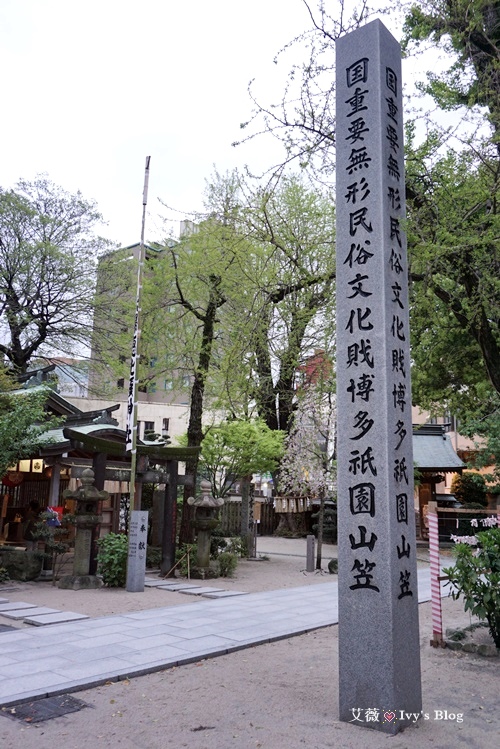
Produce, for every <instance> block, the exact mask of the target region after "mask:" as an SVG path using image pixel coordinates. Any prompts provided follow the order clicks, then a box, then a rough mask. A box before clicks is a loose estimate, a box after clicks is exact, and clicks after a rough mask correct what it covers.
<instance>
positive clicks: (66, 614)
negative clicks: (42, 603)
mask: <svg viewBox="0 0 500 749" xmlns="http://www.w3.org/2000/svg"><path fill="white" fill-rule="evenodd" d="M88 618H89V617H88V616H87V614H77V613H76V612H75V611H58V612H57V613H55V614H41V615H40V616H28V617H26V619H25V620H24V621H25V622H26V624H34V626H35V627H41V626H42V625H43V624H61V623H62V622H74V621H76V620H78V619H88Z"/></svg>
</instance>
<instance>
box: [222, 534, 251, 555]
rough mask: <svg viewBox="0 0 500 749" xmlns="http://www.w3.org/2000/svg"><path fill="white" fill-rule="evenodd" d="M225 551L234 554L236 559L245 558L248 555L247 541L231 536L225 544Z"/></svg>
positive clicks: (241, 537)
mask: <svg viewBox="0 0 500 749" xmlns="http://www.w3.org/2000/svg"><path fill="white" fill-rule="evenodd" d="M226 551H228V552H229V553H230V554H236V556H237V557H246V556H247V554H248V544H247V539H246V538H243V536H233V537H232V538H230V539H229V541H228V542H227V546H226Z"/></svg>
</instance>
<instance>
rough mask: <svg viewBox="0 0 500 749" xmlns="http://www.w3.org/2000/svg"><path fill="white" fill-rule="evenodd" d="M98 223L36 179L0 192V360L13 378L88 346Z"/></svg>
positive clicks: (76, 198)
mask: <svg viewBox="0 0 500 749" xmlns="http://www.w3.org/2000/svg"><path fill="white" fill-rule="evenodd" d="M101 220H102V219H101V215H100V214H99V213H98V211H97V209H96V207H95V205H94V204H93V203H92V202H90V201H87V200H84V198H83V197H82V196H81V194H80V193H76V194H74V195H73V194H70V193H68V192H66V191H65V190H63V189H62V188H60V187H58V186H56V185H54V184H53V183H52V182H51V181H50V180H48V179H47V178H45V177H43V176H42V177H38V178H37V179H35V180H34V181H33V182H27V181H24V180H21V181H20V182H19V183H18V184H17V185H16V187H15V189H13V190H1V191H0V332H1V337H2V342H1V343H0V353H1V354H2V355H3V357H4V359H5V360H6V361H8V362H9V364H10V366H12V367H13V368H15V370H16V371H18V372H25V371H26V370H27V368H28V364H29V362H30V360H31V359H32V358H33V357H34V356H35V355H36V356H38V357H40V356H47V355H54V354H60V353H68V354H72V353H75V351H77V352H80V353H81V352H82V347H83V346H86V345H88V344H89V342H90V340H91V336H92V324H93V314H94V311H95V306H96V304H98V303H99V300H96V299H95V281H96V277H95V270H96V261H97V255H98V254H99V253H100V252H102V251H103V250H104V249H105V248H106V247H108V245H109V243H108V242H107V241H106V240H103V239H101V238H100V237H98V236H96V234H95V228H96V226H97V225H98V224H99V222H100V221H101ZM108 302H109V299H108ZM108 316H109V307H108Z"/></svg>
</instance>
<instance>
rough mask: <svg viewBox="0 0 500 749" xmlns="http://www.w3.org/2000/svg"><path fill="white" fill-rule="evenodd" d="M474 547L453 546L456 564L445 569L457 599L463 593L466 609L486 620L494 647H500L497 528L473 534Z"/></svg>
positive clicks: (499, 545) (499, 537) (499, 534)
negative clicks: (474, 537)
mask: <svg viewBox="0 0 500 749" xmlns="http://www.w3.org/2000/svg"><path fill="white" fill-rule="evenodd" d="M476 539H477V544H478V546H477V549H474V548H473V547H472V546H470V545H469V544H467V543H459V544H457V546H456V547H455V554H456V563H455V566H454V567H448V568H446V569H445V570H444V573H445V575H448V578H449V583H448V584H451V585H453V586H454V589H452V591H451V595H452V597H453V598H454V599H455V600H456V599H457V598H459V597H460V596H463V599H464V603H465V611H470V612H471V613H472V614H475V615H476V616H477V617H479V619H484V620H486V621H487V622H488V628H489V631H490V634H491V636H492V638H493V641H494V643H495V645H496V646H497V648H500V528H490V530H487V531H480V532H479V533H477V534H476Z"/></svg>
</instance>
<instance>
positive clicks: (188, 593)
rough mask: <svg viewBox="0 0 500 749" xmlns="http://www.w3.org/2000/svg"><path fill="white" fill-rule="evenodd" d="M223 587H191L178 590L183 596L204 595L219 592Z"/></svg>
mask: <svg viewBox="0 0 500 749" xmlns="http://www.w3.org/2000/svg"><path fill="white" fill-rule="evenodd" d="M223 590H224V589H223V588H209V587H206V588H201V587H200V588H192V589H191V590H180V591H179V593H183V594H184V595H185V596H205V595H206V594H207V593H221V592H222V591H223Z"/></svg>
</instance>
